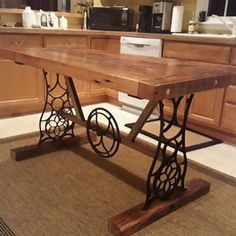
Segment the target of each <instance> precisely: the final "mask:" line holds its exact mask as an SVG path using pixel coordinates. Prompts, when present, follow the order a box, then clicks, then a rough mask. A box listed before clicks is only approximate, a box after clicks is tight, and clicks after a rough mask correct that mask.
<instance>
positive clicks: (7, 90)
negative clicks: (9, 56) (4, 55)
mask: <svg viewBox="0 0 236 236" xmlns="http://www.w3.org/2000/svg"><path fill="white" fill-rule="evenodd" d="M0 71H1V73H0V117H8V116H19V115H24V114H25V113H31V112H38V111H41V110H42V109H43V104H44V81H43V79H42V71H41V70H39V69H35V68H34V67H30V66H25V65H18V64H16V63H15V62H13V61H9V60H0Z"/></svg>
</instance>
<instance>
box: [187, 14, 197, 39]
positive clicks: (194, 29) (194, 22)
mask: <svg viewBox="0 0 236 236" xmlns="http://www.w3.org/2000/svg"><path fill="white" fill-rule="evenodd" d="M197 27H198V23H197V20H196V18H195V13H193V15H192V19H191V20H190V21H189V23H188V33H189V34H194V33H195V32H197Z"/></svg>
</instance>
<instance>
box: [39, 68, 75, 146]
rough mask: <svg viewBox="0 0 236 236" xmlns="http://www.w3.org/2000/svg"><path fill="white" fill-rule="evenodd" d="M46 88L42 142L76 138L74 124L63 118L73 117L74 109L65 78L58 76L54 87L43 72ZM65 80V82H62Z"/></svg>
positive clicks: (41, 119) (41, 130) (41, 124)
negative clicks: (70, 137)
mask: <svg viewBox="0 0 236 236" xmlns="http://www.w3.org/2000/svg"><path fill="white" fill-rule="evenodd" d="M43 73H44V79H45V83H46V84H45V86H46V101H45V105H44V108H43V111H42V114H41V117H40V121H39V129H40V140H39V144H42V143H43V142H44V141H46V140H55V141H58V140H61V139H62V138H63V137H65V136H74V123H73V122H72V121H70V120H68V119H66V118H64V117H63V116H62V114H63V113H67V114H71V115H73V114H74V112H73V108H72V106H71V103H70V97H69V93H68V90H67V86H66V83H64V84H63V82H64V81H65V80H64V78H61V77H60V76H59V74H56V79H55V82H54V84H53V85H49V83H48V78H47V77H48V73H47V72H46V71H43ZM61 80H63V82H62V81H61Z"/></svg>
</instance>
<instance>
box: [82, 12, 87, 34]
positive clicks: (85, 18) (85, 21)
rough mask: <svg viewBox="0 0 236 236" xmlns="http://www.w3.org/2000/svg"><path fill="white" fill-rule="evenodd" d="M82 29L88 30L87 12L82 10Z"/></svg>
mask: <svg viewBox="0 0 236 236" xmlns="http://www.w3.org/2000/svg"><path fill="white" fill-rule="evenodd" d="M83 29H84V30H87V29H88V12H87V10H84V19H83Z"/></svg>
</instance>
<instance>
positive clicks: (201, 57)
mask: <svg viewBox="0 0 236 236" xmlns="http://www.w3.org/2000/svg"><path fill="white" fill-rule="evenodd" d="M230 51H231V48H230V47H229V46H219V45H208V44H198V43H186V42H175V41H164V49H163V56H164V57H168V58H179V59H189V60H195V61H205V62H212V63H221V64H228V63H229V60H230Z"/></svg>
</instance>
